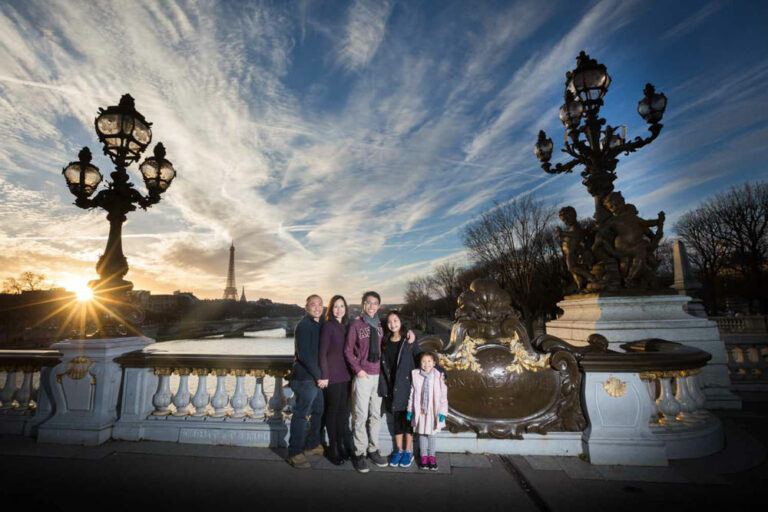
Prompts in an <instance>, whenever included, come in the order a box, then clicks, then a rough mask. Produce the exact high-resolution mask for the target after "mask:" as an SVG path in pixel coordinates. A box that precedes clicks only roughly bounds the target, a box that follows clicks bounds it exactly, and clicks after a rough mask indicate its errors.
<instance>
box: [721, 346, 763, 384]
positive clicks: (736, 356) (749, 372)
mask: <svg viewBox="0 0 768 512" xmlns="http://www.w3.org/2000/svg"><path fill="white" fill-rule="evenodd" d="M725 354H726V358H727V362H728V373H729V375H730V377H731V383H732V384H733V387H734V388H735V389H739V390H742V391H768V335H766V336H739V337H738V338H728V337H726V338H725Z"/></svg>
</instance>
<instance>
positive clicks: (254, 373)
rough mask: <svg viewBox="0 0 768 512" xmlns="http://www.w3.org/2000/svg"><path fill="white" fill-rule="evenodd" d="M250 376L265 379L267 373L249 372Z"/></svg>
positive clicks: (261, 371)
mask: <svg viewBox="0 0 768 512" xmlns="http://www.w3.org/2000/svg"><path fill="white" fill-rule="evenodd" d="M248 375H250V376H251V377H257V378H258V377H263V376H264V375H266V372H264V370H249V371H248Z"/></svg>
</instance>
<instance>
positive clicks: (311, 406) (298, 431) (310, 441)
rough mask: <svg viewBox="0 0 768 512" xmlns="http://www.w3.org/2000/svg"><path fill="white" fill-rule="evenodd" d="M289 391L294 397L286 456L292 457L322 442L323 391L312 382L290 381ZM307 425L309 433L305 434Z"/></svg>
mask: <svg viewBox="0 0 768 512" xmlns="http://www.w3.org/2000/svg"><path fill="white" fill-rule="evenodd" d="M291 389H292V390H293V393H294V394H295V395H296V405H294V406H293V416H292V417H291V436H290V438H289V439H288V456H289V457H293V456H294V455H298V454H299V453H301V452H303V451H304V449H305V448H314V447H315V446H317V445H319V444H320V443H321V442H322V437H321V434H322V429H323V409H324V406H325V404H324V402H323V390H322V389H320V388H319V387H317V383H316V382H315V381H313V380H294V381H291ZM307 423H309V432H307Z"/></svg>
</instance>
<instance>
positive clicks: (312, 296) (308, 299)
mask: <svg viewBox="0 0 768 512" xmlns="http://www.w3.org/2000/svg"><path fill="white" fill-rule="evenodd" d="M315 297H317V298H318V299H320V302H321V303H322V302H323V298H322V297H321V296H319V295H318V294H316V293H313V294H312V295H310V296H309V297H307V302H305V303H304V307H305V308H306V307H307V306H309V303H310V301H311V300H312V299H314V298H315Z"/></svg>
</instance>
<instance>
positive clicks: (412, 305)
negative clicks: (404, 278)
mask: <svg viewBox="0 0 768 512" xmlns="http://www.w3.org/2000/svg"><path fill="white" fill-rule="evenodd" d="M433 293H434V282H433V281H432V279H430V278H429V277H417V278H416V279H413V280H411V281H408V284H407V285H406V289H405V308H403V309H404V310H405V312H406V313H410V314H411V315H413V317H414V320H415V322H416V323H417V324H418V326H420V327H421V328H423V329H426V327H427V317H428V316H429V307H430V304H431V302H432V294H433Z"/></svg>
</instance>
